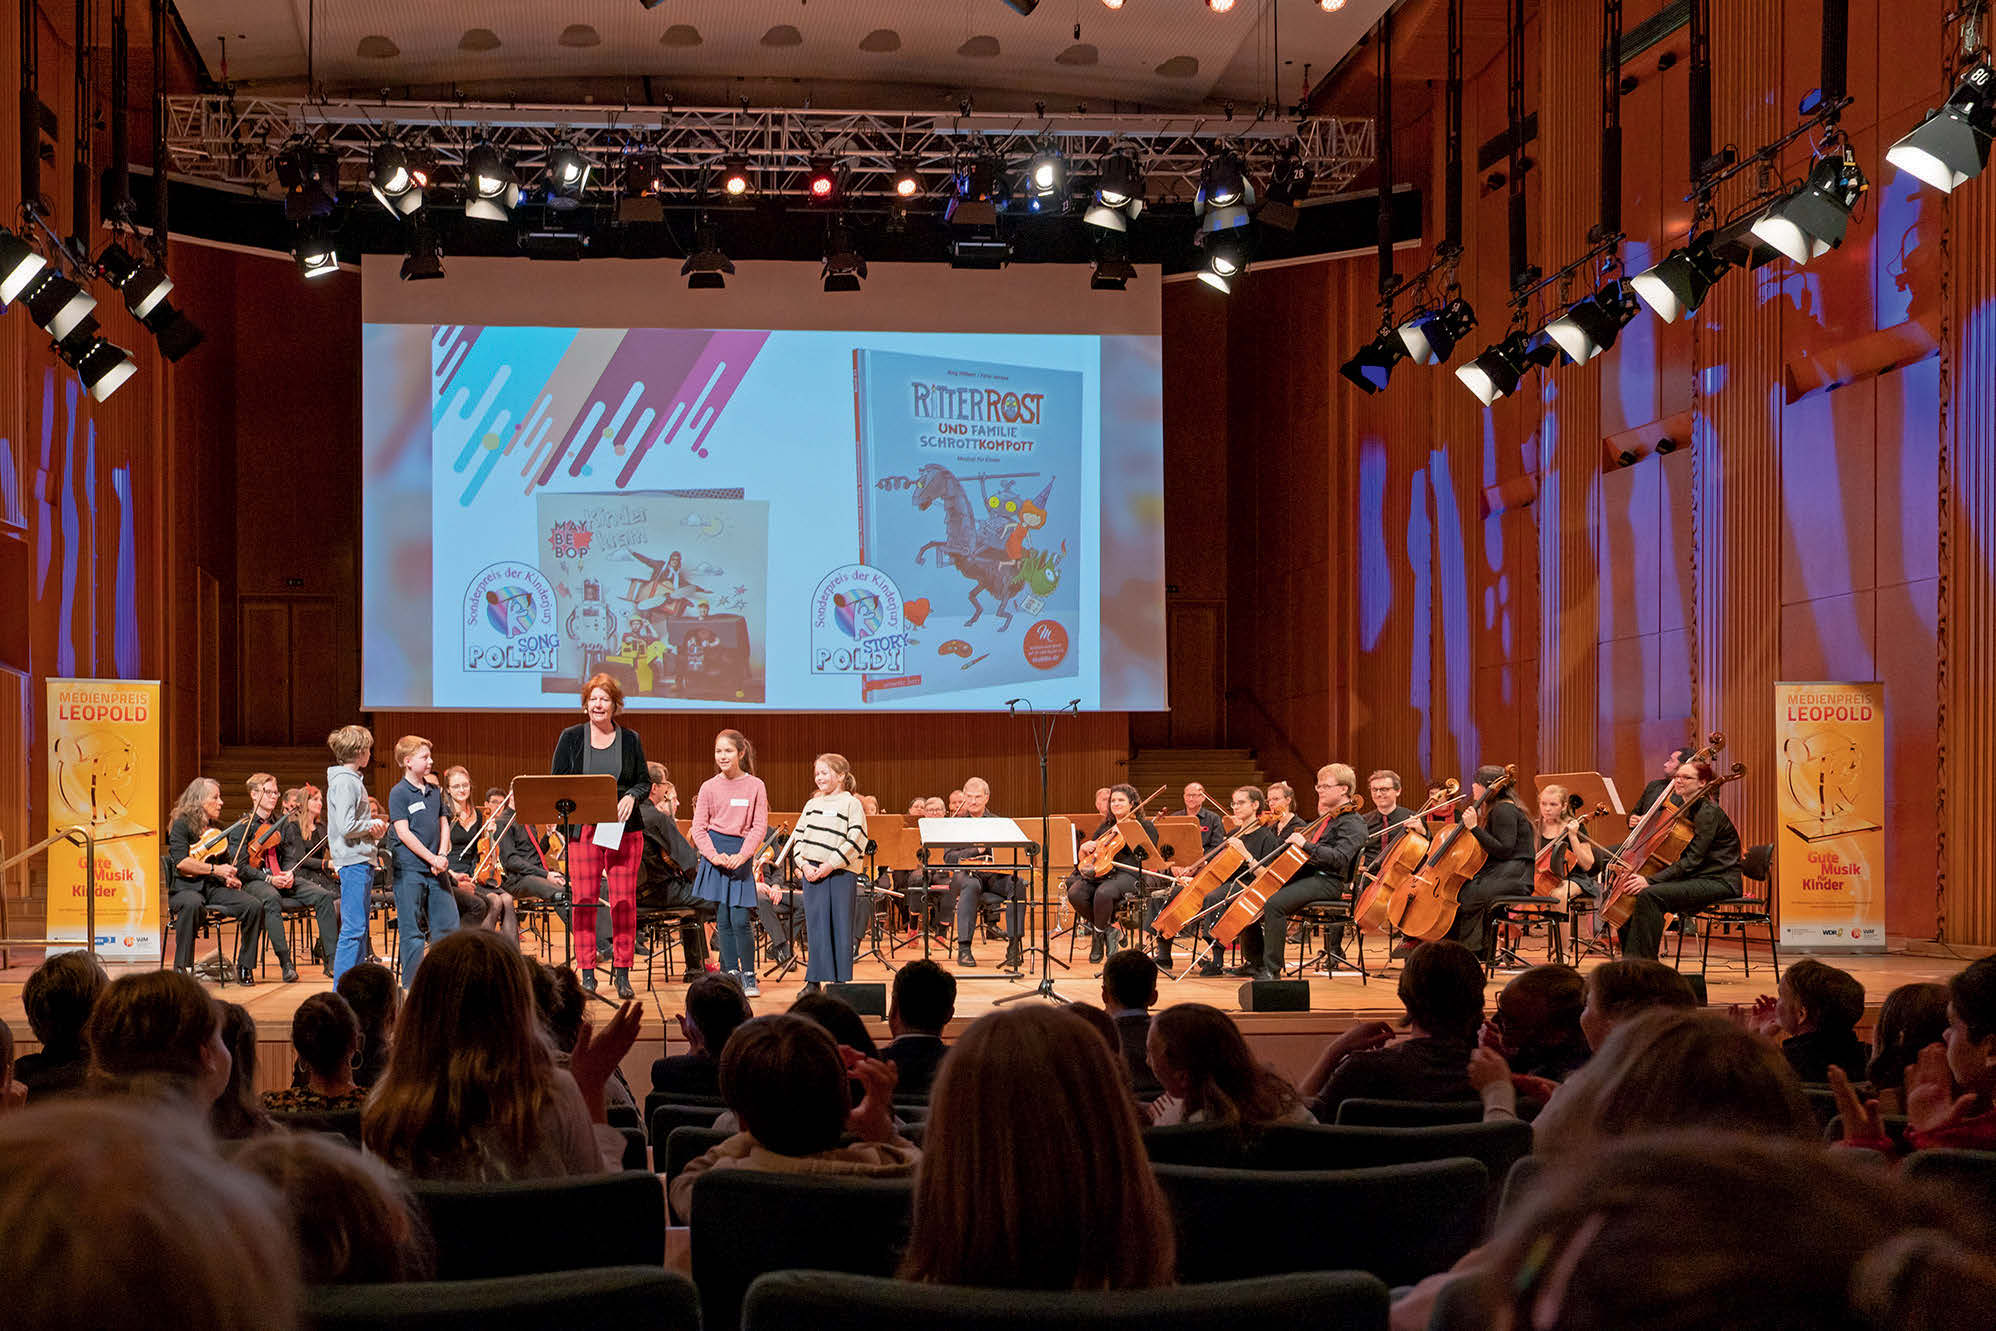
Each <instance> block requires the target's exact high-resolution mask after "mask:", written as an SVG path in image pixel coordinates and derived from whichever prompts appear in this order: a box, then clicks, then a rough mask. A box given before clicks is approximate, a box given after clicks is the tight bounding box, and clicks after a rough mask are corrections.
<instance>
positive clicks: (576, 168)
mask: <svg viewBox="0 0 1996 1331" xmlns="http://www.w3.org/2000/svg"><path fill="white" fill-rule="evenodd" d="M594 169H595V163H593V162H591V161H590V160H589V159H588V158H586V157H584V156H583V155H582V153H581V152H580V151H579V150H578V149H577V148H576V147H575V145H574V144H572V143H564V144H562V145H561V146H560V147H558V148H556V149H555V150H554V151H553V152H550V153H549V154H548V164H547V170H546V173H545V175H546V180H547V202H548V206H549V207H550V208H573V207H575V206H576V205H577V204H579V203H581V202H582V191H583V190H584V189H586V188H587V187H588V185H589V173H590V172H591V171H592V170H594Z"/></svg>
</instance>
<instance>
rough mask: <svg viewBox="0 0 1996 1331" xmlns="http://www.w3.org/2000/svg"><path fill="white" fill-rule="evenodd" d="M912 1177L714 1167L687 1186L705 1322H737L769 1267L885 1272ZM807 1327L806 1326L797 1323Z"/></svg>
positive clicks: (893, 1258)
mask: <svg viewBox="0 0 1996 1331" xmlns="http://www.w3.org/2000/svg"><path fill="white" fill-rule="evenodd" d="M914 1199H915V1181H914V1180H913V1179H912V1178H900V1179H874V1178H850V1177H843V1176H839V1175H829V1174H779V1173H771V1172H767V1171H764V1170H758V1169H713V1170H709V1171H707V1172H706V1173H704V1174H702V1175H700V1177H699V1178H697V1179H696V1180H694V1183H693V1234H692V1241H693V1283H694V1284H695V1285H696V1286H698V1287H699V1290H700V1309H701V1318H702V1321H703V1322H704V1324H705V1325H707V1326H709V1327H735V1326H738V1325H740V1323H741V1317H742V1300H743V1299H744V1298H745V1297H746V1296H747V1294H748V1288H749V1285H750V1284H751V1283H752V1282H753V1281H754V1280H755V1278H756V1277H757V1276H759V1275H763V1274H765V1273H767V1272H770V1271H789V1270H797V1269H809V1270H814V1271H845V1272H850V1273H851V1274H853V1275H867V1276H891V1275H893V1274H894V1271H895V1268H896V1267H898V1266H899V1265H900V1263H901V1256H902V1254H903V1253H904V1252H905V1251H906V1250H907V1246H908V1225H909V1220H910V1218H911V1215H912V1213H913V1210H914ZM804 1325H808V1323H806V1324H804Z"/></svg>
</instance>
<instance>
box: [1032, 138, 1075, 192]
mask: <svg viewBox="0 0 1996 1331" xmlns="http://www.w3.org/2000/svg"><path fill="white" fill-rule="evenodd" d="M1066 186H1067V161H1066V159H1065V158H1063V157H1062V156H1061V155H1060V152H1059V150H1058V149H1055V148H1052V147H1044V148H1041V149H1040V150H1039V151H1038V152H1036V153H1034V154H1033V157H1032V160H1031V161H1029V162H1027V163H1026V188H1027V190H1029V191H1030V192H1031V193H1032V194H1033V195H1034V196H1035V197H1037V198H1042V199H1051V198H1053V197H1054V196H1055V195H1057V194H1059V193H1061V192H1062V190H1064V189H1065V188H1066Z"/></svg>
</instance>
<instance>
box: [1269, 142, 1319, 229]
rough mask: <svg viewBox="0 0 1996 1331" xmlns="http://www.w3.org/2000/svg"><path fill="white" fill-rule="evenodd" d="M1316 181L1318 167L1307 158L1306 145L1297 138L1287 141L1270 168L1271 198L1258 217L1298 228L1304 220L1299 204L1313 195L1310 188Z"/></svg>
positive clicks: (1285, 227) (1270, 224) (1285, 226)
mask: <svg viewBox="0 0 1996 1331" xmlns="http://www.w3.org/2000/svg"><path fill="white" fill-rule="evenodd" d="M1316 183H1317V169H1316V168H1315V167H1314V166H1312V165H1310V163H1309V162H1308V161H1307V160H1305V158H1304V157H1303V148H1302V145H1301V144H1299V143H1296V142H1294V141H1291V142H1289V143H1285V144H1283V145H1282V147H1281V148H1280V149H1279V150H1278V151H1277V152H1276V155H1275V162H1274V164H1273V165H1272V166H1270V167H1269V169H1268V191H1267V197H1266V198H1265V199H1263V201H1262V205H1261V211H1260V212H1258V213H1256V214H1255V216H1256V217H1258V218H1259V219H1260V220H1261V221H1262V222H1263V223H1264V224H1266V225H1268V226H1277V227H1281V228H1282V229H1283V230H1284V231H1294V230H1295V229H1296V223H1297V222H1298V221H1300V220H1301V215H1300V214H1298V213H1297V211H1296V205H1297V204H1298V203H1300V202H1302V201H1303V200H1304V199H1306V198H1308V197H1309V195H1310V187H1311V186H1313V185H1315V184H1316Z"/></svg>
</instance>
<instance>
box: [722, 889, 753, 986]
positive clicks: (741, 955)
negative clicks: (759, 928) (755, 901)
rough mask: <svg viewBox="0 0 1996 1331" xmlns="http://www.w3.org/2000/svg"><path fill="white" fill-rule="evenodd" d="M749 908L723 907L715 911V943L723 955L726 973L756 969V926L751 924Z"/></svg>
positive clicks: (723, 967) (723, 966)
mask: <svg viewBox="0 0 1996 1331" xmlns="http://www.w3.org/2000/svg"><path fill="white" fill-rule="evenodd" d="M750 918H751V917H750V915H749V908H748V907H747V906H728V905H721V906H717V907H715V909H714V943H715V946H716V948H717V949H718V950H719V952H720V954H721V969H722V970H724V971H743V970H745V971H753V970H754V969H755V926H754V925H752V924H750V923H749V920H750Z"/></svg>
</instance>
